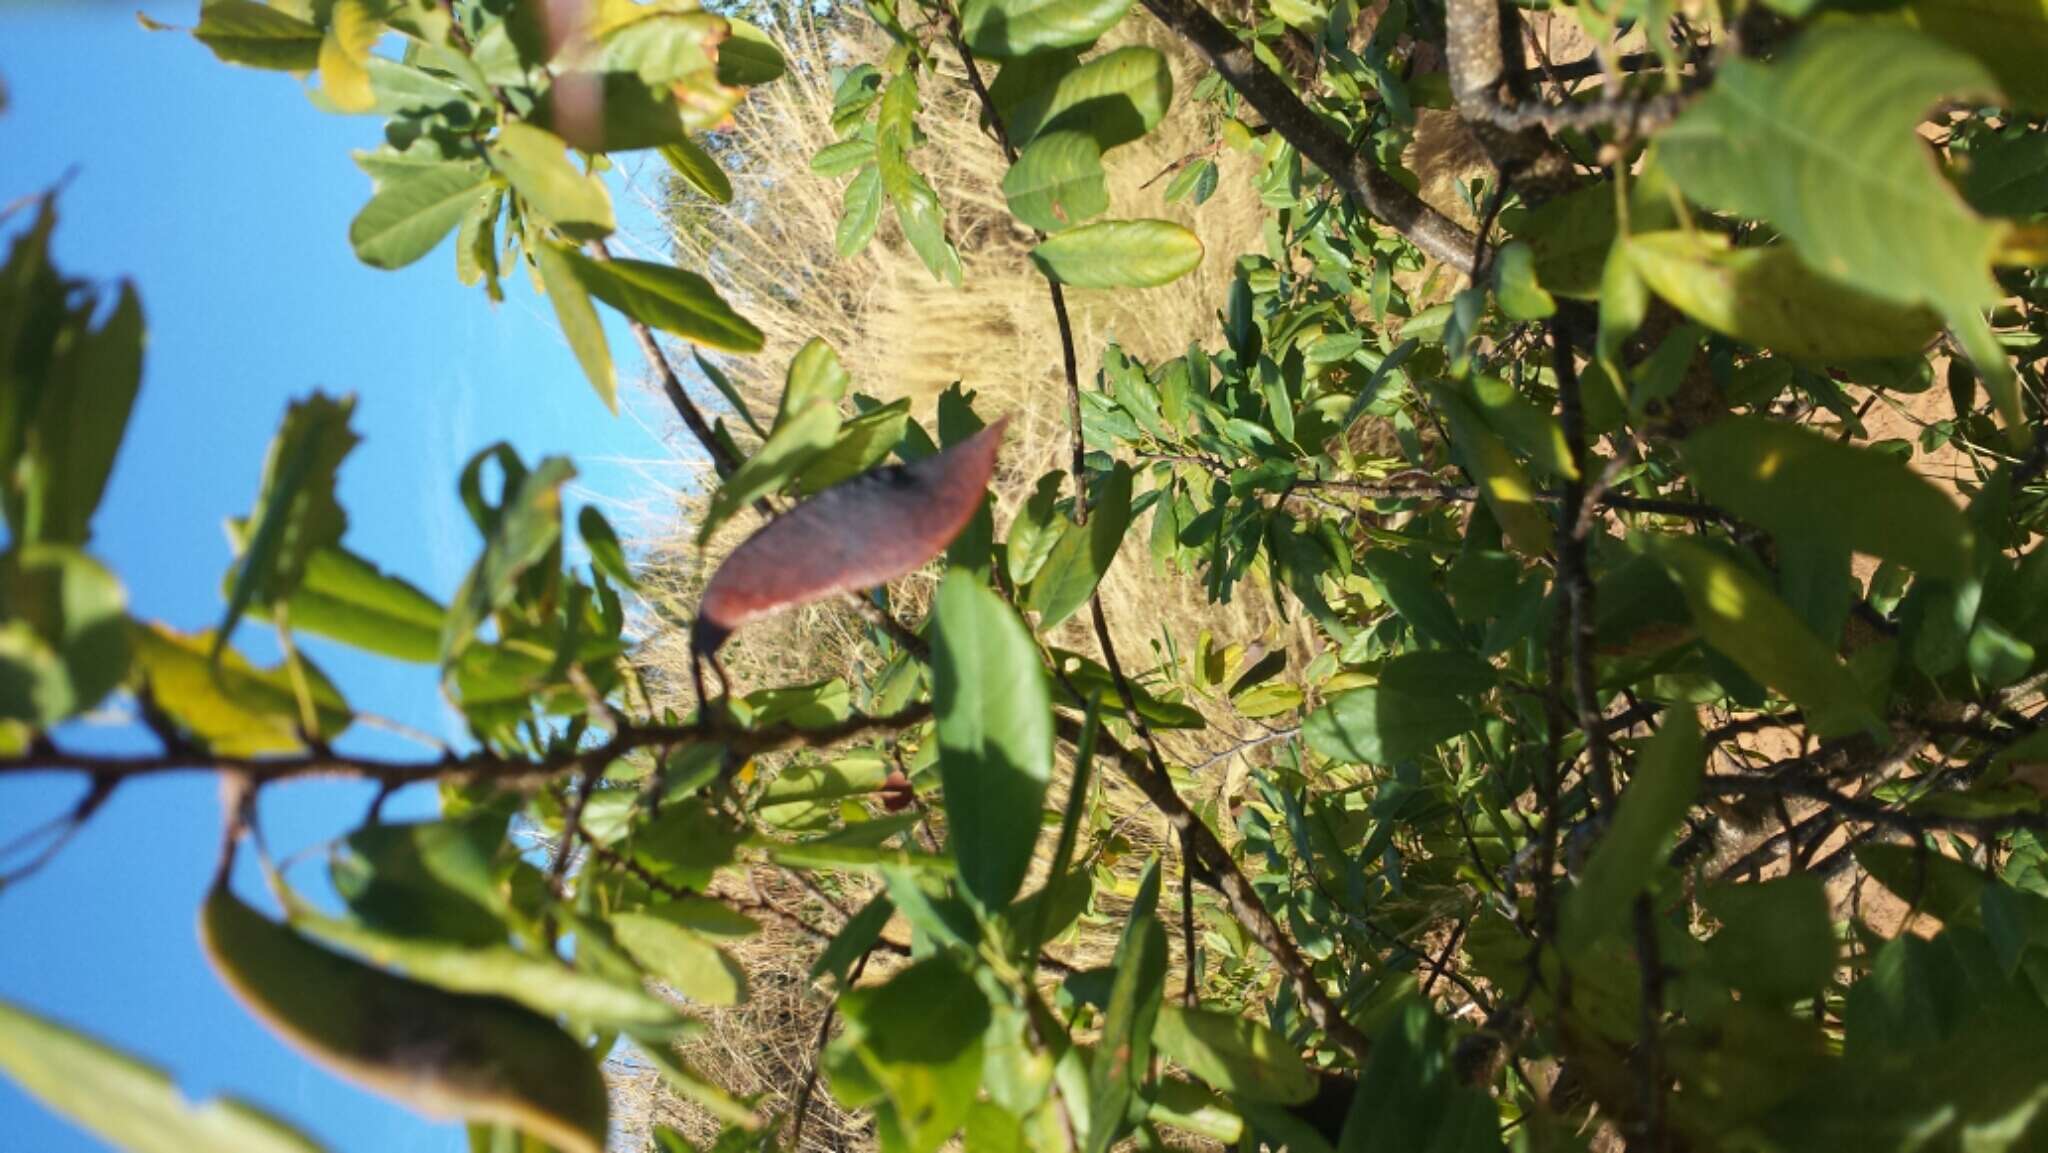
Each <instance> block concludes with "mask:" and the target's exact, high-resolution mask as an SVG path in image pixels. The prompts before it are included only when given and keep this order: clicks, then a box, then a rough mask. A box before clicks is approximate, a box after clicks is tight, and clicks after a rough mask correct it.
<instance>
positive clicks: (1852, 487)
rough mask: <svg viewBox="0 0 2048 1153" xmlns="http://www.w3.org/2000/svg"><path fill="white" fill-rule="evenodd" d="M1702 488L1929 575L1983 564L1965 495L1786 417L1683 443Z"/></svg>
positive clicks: (1714, 497)
mask: <svg viewBox="0 0 2048 1153" xmlns="http://www.w3.org/2000/svg"><path fill="white" fill-rule="evenodd" d="M1680 452H1681V453H1682V454H1683V455H1684V458H1685V463H1686V466H1687V467H1688V468H1689V469H1690V470H1691V475H1692V478H1693V481H1694V482H1695V483H1696V484H1698V485H1699V488H1700V492H1701V494H1702V495H1703V496H1705V497H1706V499H1707V500H1708V501H1710V502H1712V503H1713V504H1715V505H1716V506H1718V507H1720V508H1723V509H1726V510H1727V511H1729V512H1731V513H1733V514H1734V515H1736V516H1738V517H1741V518H1742V519H1743V520H1746V521H1749V522H1751V523H1752V524H1755V525H1757V526H1759V527H1761V528H1764V529H1768V530H1769V531H1770V532H1772V533H1774V534H1776V535H1777V536H1779V537H1780V538H1781V539H1783V540H1787V541H1822V542H1827V543H1830V544H1833V545H1837V546H1840V547H1843V548H1848V549H1853V550H1855V551H1857V552H1862V553H1869V554H1871V555H1873V556H1879V557H1883V558H1885V559H1887V560H1892V561H1897V562H1898V563H1899V564H1902V565H1905V566H1907V567H1908V568H1911V569H1914V570H1916V571H1918V572H1922V573H1925V574H1927V575H1929V576H1934V577H1941V578H1944V579H1950V580H1960V579H1963V578H1965V577H1967V576H1969V575H1970V574H1971V573H1972V572H1974V571H1975V563H1976V539H1975V534H1974V533H1973V532H1972V531H1971V528H1970V523H1969V521H1968V520H1967V519H1966V518H1965V517H1964V516H1963V512H1962V510H1961V509H1959V508H1957V507H1956V504H1955V501H1953V500H1951V499H1950V498H1949V497H1948V495H1947V494H1945V493H1943V492H1942V491H1941V489H1939V488H1937V487H1936V486H1935V485H1934V484H1933V482H1931V481H1929V480H1927V479H1926V478H1925V477H1922V476H1921V475H1919V474H1918V473H1916V472H1914V471H1913V470H1912V469H1911V468H1909V467H1908V466H1907V465H1906V464H1905V463H1904V462H1903V461H1901V460H1899V459H1898V458H1897V457H1895V456H1892V455H1890V454H1888V453H1883V452H1879V451H1877V450H1875V449H1870V448H1861V447H1857V446H1855V445H1850V444H1844V443H1842V442H1840V441H1838V440H1835V439H1833V438H1831V437H1826V436H1822V435H1820V434H1819V433H1815V432H1809V431H1807V430H1805V429H1802V428H1800V427H1798V426H1796V425H1792V424H1787V423H1785V422H1784V421H1781V420H1771V419H1767V418H1764V417H1748V416H1731V417H1726V418H1723V419H1721V420H1719V421H1716V422H1714V423H1713V424H1711V425H1708V426H1707V427H1706V428H1703V429H1701V430H1700V431H1698V432H1696V433H1694V434H1693V435H1691V436H1690V437H1687V438H1686V440H1685V442H1684V444H1683V445H1681V446H1680Z"/></svg>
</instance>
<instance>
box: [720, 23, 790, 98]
mask: <svg viewBox="0 0 2048 1153" xmlns="http://www.w3.org/2000/svg"><path fill="white" fill-rule="evenodd" d="M725 23H726V25H727V27H728V28H729V29H730V30H731V33H732V34H731V35H730V36H728V37H726V38H725V39H724V40H722V41H720V42H719V44H718V82H719V83H720V84H734V85H738V86H740V87H742V88H752V87H754V86H756V85H760V84H767V83H770V82H772V81H775V80H778V79H780V78H781V76H782V74H783V73H784V72H787V71H788V70H789V65H788V64H787V63H785V62H784V61H783V59H782V51H781V49H778V48H777V47H775V42H774V41H772V40H770V39H769V38H768V33H766V32H764V31H762V30H761V29H760V28H759V27H758V26H756V25H754V24H750V23H748V22H747V21H745V20H742V19H740V18H739V17H737V16H727V17H726V18H725Z"/></svg>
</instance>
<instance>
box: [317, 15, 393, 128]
mask: <svg viewBox="0 0 2048 1153" xmlns="http://www.w3.org/2000/svg"><path fill="white" fill-rule="evenodd" d="M327 21H328V23H327V34H326V36H325V37H324V38H323V39H322V40H321V42H320V55H319V60H320V91H321V93H322V94H323V95H325V96H326V97H327V99H328V100H329V101H330V102H332V103H333V104H334V106H335V107H336V108H338V109H340V110H341V111H343V112H368V111H369V110H370V109H372V108H374V107H376V105H377V93H376V91H375V89H374V88H373V87H372V86H371V83H370V68H369V64H370V48H371V47H372V46H373V45H375V44H376V43H377V38H378V37H379V36H382V35H383V34H384V25H383V23H382V22H381V21H379V20H378V18H377V15H376V13H375V12H374V11H373V10H372V9H371V8H370V6H369V5H368V4H367V3H365V2H364V0H335V2H334V6H333V7H332V8H331V9H329V10H328V14H327Z"/></svg>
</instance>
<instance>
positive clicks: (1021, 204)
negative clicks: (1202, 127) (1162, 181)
mask: <svg viewBox="0 0 2048 1153" xmlns="http://www.w3.org/2000/svg"><path fill="white" fill-rule="evenodd" d="M1003 198H1004V199H1005V200H1006V201H1008V202H1009V205H1010V213H1011V214H1012V215H1013V216H1015V217H1016V218H1017V219H1019V220H1021V221H1023V222H1024V223H1026V224H1028V225H1030V226H1031V227H1033V228H1036V229H1038V230H1039V231H1041V232H1058V231H1059V230H1061V229H1063V228H1066V227H1068V226H1070V225H1074V224H1078V223H1080V222H1081V221H1083V220H1087V219H1089V218H1090V217H1093V216H1099V215H1101V214H1102V213H1103V212H1105V211H1107V210H1108V208H1109V183H1108V179H1107V178H1106V177H1105V176H1104V175H1103V172H1102V150H1101V149H1100V148H1099V147H1098V146H1097V145H1096V143H1095V140H1094V138H1093V137H1090V136H1088V135H1087V134H1086V133H1082V132H1051V133H1047V134H1046V135H1044V136H1040V137H1038V138H1037V139H1035V140H1033V141H1032V142H1031V143H1030V144H1029V145H1028V146H1027V147H1026V148H1025V149H1024V153H1023V155H1021V156H1019V157H1018V158H1017V163H1015V164H1013V165H1011V166H1010V170H1009V172H1007V173H1005V174H1004V176H1003Z"/></svg>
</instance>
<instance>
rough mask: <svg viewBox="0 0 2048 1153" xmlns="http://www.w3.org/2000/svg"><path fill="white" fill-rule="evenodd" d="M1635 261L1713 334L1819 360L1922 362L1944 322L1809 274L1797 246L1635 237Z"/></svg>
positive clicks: (1697, 235)
mask: <svg viewBox="0 0 2048 1153" xmlns="http://www.w3.org/2000/svg"><path fill="white" fill-rule="evenodd" d="M1627 246H1628V258H1629V260H1630V262H1631V263H1632V264H1634V266H1635V270H1636V272H1637V273H1638V274H1639V275H1641V276H1642V278H1643V280H1644V281H1645V282H1646V283H1648V284H1649V286H1650V289H1651V291H1653V292H1655V293H1656V294H1657V295H1658V296H1661V297H1663V298H1664V299H1665V300H1668V301H1670V302H1671V303H1672V304H1673V305H1675V306H1677V308H1678V310H1679V311H1681V312H1683V313H1685V314H1686V315H1687V316H1690V317H1692V318H1693V319H1694V320H1697V321H1699V322H1700V323H1701V324H1704V325H1706V326H1707V327H1708V328H1711V329H1713V330H1714V331H1716V332H1719V333H1722V334H1724V335H1727V336H1732V337H1734V338H1735V339H1737V340H1740V341H1743V342H1745V343H1748V344H1754V345H1756V346H1758V347H1760V348H1768V349H1772V350H1774V351H1777V352H1782V353H1785V354H1786V355H1788V356H1796V357H1802V358H1806V359H1810V360H1836V361H1841V360H1878V359H1883V358H1885V357H1893V356H1917V355H1919V354H1920V352H1921V350H1922V349H1923V348H1925V347H1926V345H1927V342H1928V341H1930V340H1932V339H1933V338H1934V335H1935V333H1936V331H1937V330H1938V329H1939V327H1940V324H1941V320H1940V318H1939V317H1937V316H1936V315H1935V314H1934V313H1932V312H1929V311H1928V310H1927V309H1925V308H1919V307H1902V306H1900V305H1897V304H1894V303H1891V302H1890V301H1886V300H1882V299H1879V298H1877V297H1873V296H1867V295H1865V294H1863V293H1861V292H1857V291H1855V290H1853V289H1850V288H1847V287H1845V286H1843V285H1841V284H1838V283H1835V282H1833V281H1830V280H1827V279H1825V278H1823V277H1820V276H1818V275H1816V274H1814V273H1813V272H1811V271H1809V270H1808V269H1807V267H1806V266H1805V265H1804V264H1802V263H1800V260H1799V257H1798V256H1797V255H1795V254H1794V253H1793V252H1792V250H1791V249H1789V248H1783V247H1779V246H1775V245H1774V246H1771V247H1768V248H1738V249H1731V248H1729V247H1728V241H1727V238H1726V237H1723V236H1718V235H1714V234H1711V233H1705V232H1679V231H1673V232H1651V233H1643V234H1638V235H1635V236H1631V237H1629V238H1628V241H1627Z"/></svg>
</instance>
